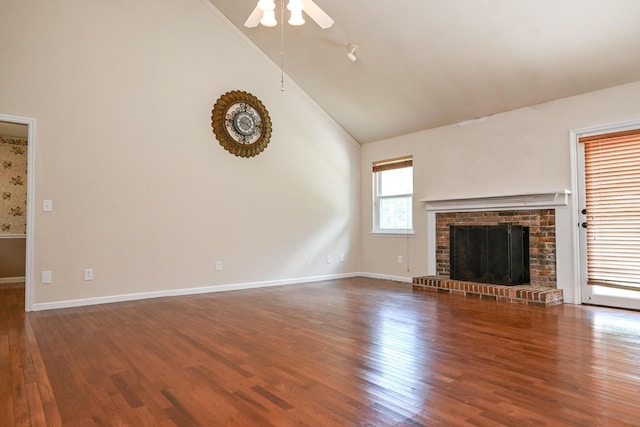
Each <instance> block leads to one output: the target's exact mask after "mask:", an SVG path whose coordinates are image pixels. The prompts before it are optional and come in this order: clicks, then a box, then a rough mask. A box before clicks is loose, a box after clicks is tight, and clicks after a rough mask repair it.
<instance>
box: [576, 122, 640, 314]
mask: <svg viewBox="0 0 640 427" xmlns="http://www.w3.org/2000/svg"><path fill="white" fill-rule="evenodd" d="M572 144H573V153H575V155H574V165H575V177H574V179H575V181H574V183H575V186H576V187H577V190H578V191H577V195H578V199H577V203H576V205H575V206H574V208H575V209H576V210H577V211H578V212H577V215H576V218H577V223H576V228H577V229H578V232H577V238H576V240H577V241H576V248H577V253H578V254H579V262H578V266H577V270H578V277H579V278H580V293H581V301H582V303H584V304H595V305H605V306H611V307H619V308H631V309H636V310H640V268H639V267H638V265H640V231H639V230H640V164H639V162H638V159H640V121H636V122H630V123H624V124H620V125H612V126H603V127H598V128H590V129H582V130H580V131H576V132H572Z"/></svg>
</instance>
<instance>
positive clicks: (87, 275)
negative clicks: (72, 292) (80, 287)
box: [84, 268, 93, 280]
mask: <svg viewBox="0 0 640 427" xmlns="http://www.w3.org/2000/svg"><path fill="white" fill-rule="evenodd" d="M84 280H93V269H92V268H85V269H84Z"/></svg>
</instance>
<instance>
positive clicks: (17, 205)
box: [0, 135, 27, 234]
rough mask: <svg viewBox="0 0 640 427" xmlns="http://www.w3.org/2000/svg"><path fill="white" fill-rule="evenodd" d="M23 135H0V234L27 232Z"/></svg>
mask: <svg viewBox="0 0 640 427" xmlns="http://www.w3.org/2000/svg"><path fill="white" fill-rule="evenodd" d="M26 211H27V139H26V138H17V137H13V136H1V135H0V234H26V233H27V221H26V218H27V216H26Z"/></svg>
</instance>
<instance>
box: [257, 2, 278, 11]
mask: <svg viewBox="0 0 640 427" xmlns="http://www.w3.org/2000/svg"><path fill="white" fill-rule="evenodd" d="M258 7H259V8H260V9H261V10H262V11H263V12H264V11H265V10H275V9H276V2H275V0H260V1H259V2H258Z"/></svg>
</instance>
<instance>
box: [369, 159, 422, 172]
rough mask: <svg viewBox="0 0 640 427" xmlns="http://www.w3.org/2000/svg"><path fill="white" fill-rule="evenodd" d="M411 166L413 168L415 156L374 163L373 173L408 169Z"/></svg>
mask: <svg viewBox="0 0 640 427" xmlns="http://www.w3.org/2000/svg"><path fill="white" fill-rule="evenodd" d="M410 166H413V156H405V157H396V158H395V159H388V160H380V161H377V162H373V172H382V171H388V170H392V169H401V168H408V167H410Z"/></svg>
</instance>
